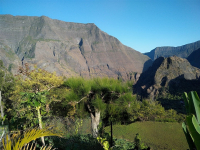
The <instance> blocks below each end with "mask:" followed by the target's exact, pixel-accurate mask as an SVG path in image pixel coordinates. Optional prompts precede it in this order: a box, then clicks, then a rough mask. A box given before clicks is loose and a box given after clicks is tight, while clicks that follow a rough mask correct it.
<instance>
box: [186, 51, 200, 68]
mask: <svg viewBox="0 0 200 150" xmlns="http://www.w3.org/2000/svg"><path fill="white" fill-rule="evenodd" d="M187 60H188V61H189V62H190V64H191V65H192V66H194V67H197V68H200V48H199V49H197V50H196V51H194V52H192V53H191V54H190V55H189V56H188V58H187Z"/></svg>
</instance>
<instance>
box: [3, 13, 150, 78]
mask: <svg viewBox="0 0 200 150" xmlns="http://www.w3.org/2000/svg"><path fill="white" fill-rule="evenodd" d="M0 35H1V36H0V59H2V60H3V62H4V64H5V66H6V67H8V68H9V70H11V71H12V72H13V73H16V71H17V68H18V66H20V65H24V64H25V63H29V64H31V65H34V64H37V66H38V67H39V68H43V69H45V70H47V71H50V72H53V71H56V73H57V74H59V75H65V76H74V75H81V76H83V77H94V76H109V77H120V78H124V79H128V78H131V77H132V74H133V73H134V72H138V73H141V72H143V71H145V70H146V69H147V68H148V67H149V66H151V64H152V61H151V59H149V57H147V56H146V55H143V54H141V53H140V52H138V51H135V50H134V49H131V48H130V47H127V46H125V45H123V44H122V43H121V42H120V41H119V40H118V39H116V38H115V37H113V36H110V35H108V34H107V33H105V32H103V31H101V30H100V29H99V28H98V27H97V26H96V25H95V24H93V23H88V24H81V23H72V22H64V21H60V20H55V19H50V18H48V17H46V16H41V17H29V16H11V15H0Z"/></svg>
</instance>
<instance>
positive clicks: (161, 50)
mask: <svg viewBox="0 0 200 150" xmlns="http://www.w3.org/2000/svg"><path fill="white" fill-rule="evenodd" d="M199 48H200V41H197V42H194V43H190V44H186V45H183V46H178V47H169V46H165V47H156V48H155V49H153V50H151V51H150V52H148V53H144V55H147V56H149V57H150V58H151V59H152V60H156V59H157V58H159V57H169V56H174V55H175V56H178V57H181V58H187V57H188V56H189V55H190V54H191V53H192V52H193V51H195V50H197V49H199Z"/></svg>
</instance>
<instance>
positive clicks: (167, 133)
mask: <svg viewBox="0 0 200 150" xmlns="http://www.w3.org/2000/svg"><path fill="white" fill-rule="evenodd" d="M105 131H106V132H110V127H106V128H105ZM136 133H139V134H140V137H141V139H142V142H143V143H145V144H146V145H147V146H150V147H151V148H152V149H153V150H156V149H159V150H162V149H166V150H172V149H173V150H186V149H189V147H188V144H187V141H186V138H185V135H184V133H183V130H182V127H181V124H180V123H176V122H173V123H172V122H165V123H164V122H152V121H147V122H135V123H132V124H129V125H114V126H113V135H114V137H115V138H118V139H120V138H122V139H126V140H128V141H134V138H135V135H136Z"/></svg>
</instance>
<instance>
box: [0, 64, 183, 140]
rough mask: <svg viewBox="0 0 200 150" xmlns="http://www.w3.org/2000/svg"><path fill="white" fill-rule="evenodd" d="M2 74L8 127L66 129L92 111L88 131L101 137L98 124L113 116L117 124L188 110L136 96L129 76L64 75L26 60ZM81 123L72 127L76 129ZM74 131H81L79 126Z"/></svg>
mask: <svg viewBox="0 0 200 150" xmlns="http://www.w3.org/2000/svg"><path fill="white" fill-rule="evenodd" d="M0 75H1V76H0V77H1V78H0V81H1V89H2V97H3V100H2V104H1V106H3V110H4V112H5V117H4V118H3V117H1V120H7V123H8V124H9V128H10V130H19V129H20V130H25V129H27V128H31V127H35V126H38V125H39V126H40V128H43V127H45V126H48V125H56V126H59V127H60V128H62V130H63V132H65V134H66V133H67V132H68V133H69V128H68V127H69V126H71V125H70V124H71V122H73V121H72V120H74V122H76V121H75V120H77V119H85V118H88V117H90V119H91V124H90V126H91V127H90V129H92V132H88V133H90V134H91V133H92V134H93V137H97V136H98V135H99V134H101V133H98V132H99V131H103V130H99V128H98V126H99V127H100V126H101V128H102V129H103V128H104V127H105V126H108V125H110V123H111V121H112V123H113V124H130V123H132V122H136V121H149V120H152V121H165V122H176V121H179V122H180V121H182V120H184V115H181V114H177V112H176V111H175V110H173V109H169V110H165V109H164V108H163V107H162V105H161V104H160V103H159V102H158V101H152V100H148V99H146V100H145V99H144V100H138V99H137V96H136V95H133V94H132V90H133V89H132V84H133V82H131V81H128V82H125V81H122V80H117V79H112V78H92V79H84V78H81V77H76V78H75V77H71V78H68V79H66V78H63V77H60V76H57V75H56V74H55V73H49V72H47V71H45V70H42V69H39V68H37V67H35V68H34V69H33V70H29V66H28V65H27V64H25V66H24V67H21V68H19V74H18V75H17V76H15V77H13V76H12V75H11V74H10V73H9V72H8V71H6V69H5V68H4V70H2V71H1V72H0ZM5 102H6V103H5ZM1 114H2V113H1ZM61 118H62V119H61ZM70 119H71V121H69V120H70ZM53 120H55V121H54V122H53ZM77 124H78V123H75V125H74V127H72V128H71V130H73V131H74V130H77V129H76V127H77ZM83 126H84V125H83ZM86 128H87V129H89V128H88V127H86ZM70 133H72V134H73V135H77V133H79V132H78V131H76V132H70ZM75 133H76V134H75ZM72 134H71V135H72ZM68 138H69V137H68ZM95 139H96V138H95ZM54 144H55V143H54Z"/></svg>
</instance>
